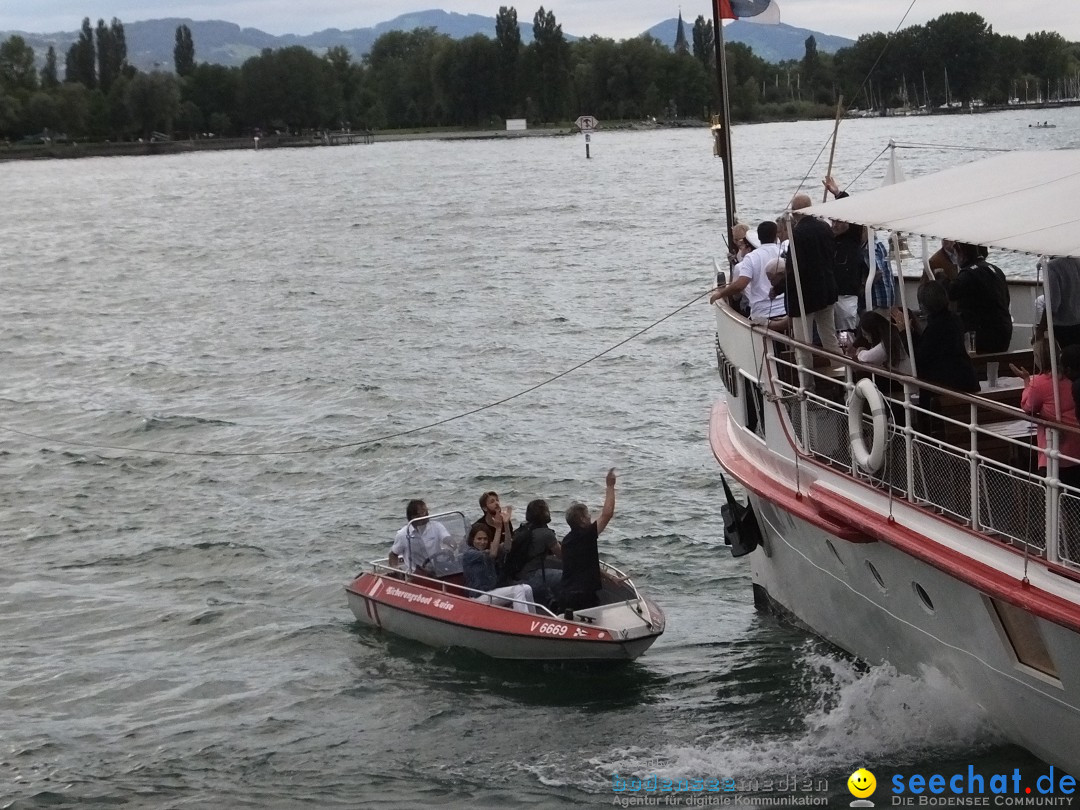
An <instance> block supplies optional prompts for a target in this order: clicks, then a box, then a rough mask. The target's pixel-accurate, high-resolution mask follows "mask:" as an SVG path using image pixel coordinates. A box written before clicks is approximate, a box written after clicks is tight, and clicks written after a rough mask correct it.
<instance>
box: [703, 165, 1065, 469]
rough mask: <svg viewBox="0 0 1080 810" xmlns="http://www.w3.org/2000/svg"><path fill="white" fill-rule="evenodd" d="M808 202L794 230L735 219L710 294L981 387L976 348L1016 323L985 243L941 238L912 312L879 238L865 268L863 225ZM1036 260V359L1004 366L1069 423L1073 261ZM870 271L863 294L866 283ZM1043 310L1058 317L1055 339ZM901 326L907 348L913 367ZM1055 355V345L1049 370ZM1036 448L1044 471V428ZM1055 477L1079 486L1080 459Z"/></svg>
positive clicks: (1028, 397)
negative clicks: (725, 271)
mask: <svg viewBox="0 0 1080 810" xmlns="http://www.w3.org/2000/svg"><path fill="white" fill-rule="evenodd" d="M824 184H825V188H826V189H827V190H828V192H829V193H831V194H833V196H835V197H837V198H842V197H846V196H847V193H846V192H844V191H841V190H840V189H839V187H838V186H837V184H836V182H835V180H834V179H833V178H832V177H826V178H825V180H824ZM811 204H812V202H811V200H810V197H809V195H806V194H797V195H796V196H795V197H794V198H793V199H792V201H791V221H792V223H793V227H792V229H791V234H790V238H789V235H788V234H787V233H785V223H786V220H780V221H777V222H773V221H770V220H766V221H764V222H762V223H760V224H759V225H758V226H757V228H756V229H755V230H754V231H751V229H750V228H749V227H748V226H747V225H745V224H741V223H740V224H738V225H736V226H735V227H734V229H733V233H732V235H733V237H734V240H735V242H734V245H733V246H732V251H731V252H730V253H729V256H728V260H729V263H730V265H731V279H730V281H729V282H728V283H722V284H720V285H719V286H718V287H717V288H716V289H715V290H713V292H712V294H711V295H710V296H709V302H710V304H713V303H717V302H721V301H726V302H727V303H728V304H729V305H730V306H731V307H733V308H734V309H736V310H738V311H739V312H741V313H742V314H743V315H744V316H745V317H747V318H749V319H750V320H751V321H752V322H754V323H757V324H761V325H764V326H767V328H769V329H771V330H775V331H779V332H784V333H789V334H793V336H794V337H796V338H798V339H800V340H802V341H804V342H808V343H809V342H812V343H814V344H815V345H817V346H820V347H821V348H822V349H824V350H826V351H829V352H832V353H834V354H843V355H847V356H849V357H851V358H853V359H855V360H857V361H858V362H860V363H863V364H866V365H869V366H876V367H879V368H884V369H887V370H889V371H892V372H895V373H898V374H908V375H910V374H911V373H912V372H913V371H914V373H915V375H916V377H917V378H918V379H919V380H922V381H925V382H927V383H931V384H933V385H936V386H939V387H941V388H945V389H950V390H954V391H961V392H965V393H975V392H978V391H979V390H980V383H979V379H978V375H977V373H976V369H975V365H974V363H973V361H972V357H971V353H972V351H974V353H976V354H992V353H999V352H1007V351H1008V350H1009V347H1010V344H1011V342H1012V331H1013V321H1012V314H1011V312H1010V298H1009V286H1008V282H1007V280H1006V278H1005V275H1004V273H1002V271H1001V270H1000V268H998V267H997V266H995V265H994V264H992V263H991V262H990V261H989V260H988V255H989V254H988V251H987V249H986V248H985V247H982V246H978V245H972V244H966V243H963V242H954V241H950V240H945V241H943V242H942V245H941V249H940V250H938V251H937V252H936V253H935V254H934V255H933V256H931V257H930V259H929V266H930V270H931V273H932V276H931V275H930V274H927V275H926V276H925V277H924V279H923V281H922V283H921V284H920V285H919V289H918V295H917V298H918V305H919V312H918V313H917V315H912V314H911V313H905V312H904V310H902V309H901V308H899V306H898V303H899V302H898V300H897V290H898V283H897V279H896V277H895V275H894V273H893V270H892V268H891V266H890V262H889V255H888V248H887V247H886V246H885V244H884V243H883V242H880V241H877V240H875V244H874V267H873V269H871V267H870V264H869V261H868V257H869V255H870V254H869V250H868V246H867V237H866V230H865V229H864V228H861V227H852V226H850V225H849V224H848V223H846V222H839V221H834V222H832V223H829V222H826V221H825V220H822V219H819V218H817V217H813V216H810V215H807V214H804V213H802V212H803V211H804V209H806V208H809V207H810V206H811ZM796 264H797V265H798V272H796V270H795V265H796ZM1042 270H1043V271H1044V272H1045V273H1046V282H1047V283H1046V287H1047V300H1045V301H1043V300H1042V298H1040V304H1039V305H1040V307H1041V309H1042V312H1041V314H1039V316H1038V318H1037V320H1038V324H1037V326H1036V328H1035V330H1034V333H1033V338H1032V347H1033V358H1034V369H1033V370H1031V371H1029V370H1028V369H1026V368H1021V367H1018V366H1016V365H1011V366H1010V370H1011V371H1012V373H1013V374H1014V375H1016V376H1018V377H1020V378H1022V380H1023V383H1024V389H1023V394H1022V398H1021V408H1022V409H1023V410H1024V411H1026V412H1028V413H1031V414H1033V415H1035V416H1038V417H1040V418H1043V419H1047V420H1050V421H1054V420H1057V421H1061V422H1064V423H1066V424H1072V425H1075V424H1077V416H1076V404H1075V403H1076V402H1078V401H1080V261H1078V260H1077V259H1074V258H1071V257H1055V258H1051V259H1050V260H1049V261H1047V262H1046V263H1045V265H1044V266H1043V267H1042ZM871 274H873V277H872V279H871V287H870V300H869V301H867V300H866V295H865V290H866V282H867V279H868V278H870V276H871ZM1047 310H1049V313H1050V320H1051V322H1052V324H1053V338H1054V339H1053V343H1052V344H1051V341H1050V334H1049V330H1048V328H1047V314H1046V312H1047ZM907 333H910V336H911V346H912V347H913V349H914V361H915V362H914V368H913V367H912V362H911V359H912V358H910V357H909V356H908V345H909V344H908V340H907ZM972 338H973V345H971V343H972ZM1051 353H1056V360H1057V364H1056V365H1057V369H1058V374H1057V376H1056V377H1055V376H1054V375H1053V372H1052V364H1051V362H1050V356H1051ZM800 363H802V364H804V365H810V364H812V363H813V357H812V356H811V355H810V354H809V353H808V352H806V353H800ZM885 387H889V385H888V381H886V382H885ZM1055 389H1057V397H1056V398H1055V396H1054V390H1055ZM919 399H920V401H919V405H920V407H921V408H924V409H926V410H928V411H931V412H933V411H936V410H937V409H938V406H939V403H938V402H937V398H936V397H935V396H933V395H932V394H931V393H930V392H929V391H923V392H922V393H921V394H920V398H919ZM1059 407H1060V413H1059V411H1058V408H1059ZM1061 435H1062V440H1061V446H1060V447H1059V450H1060V451H1061V453H1062V454H1063V455H1065V456H1069V457H1072V458H1080V436H1078V435H1077V434H1076V433H1072V432H1062V434H1061ZM1038 446H1039V465H1040V470H1041V471H1042V472H1043V473H1044V474H1045V466H1046V456H1045V453H1044V452H1043V451H1044V450H1045V447H1046V437H1045V431H1044V429H1043V428H1042V427H1040V428H1039V430H1038ZM1060 478H1061V480H1062V481H1063V482H1064V483H1067V484H1070V485H1072V486H1080V465H1074V464H1073V463H1071V462H1069V461H1067V460H1066V459H1062V460H1061V473H1060Z"/></svg>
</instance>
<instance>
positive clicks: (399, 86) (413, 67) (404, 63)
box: [365, 28, 448, 128]
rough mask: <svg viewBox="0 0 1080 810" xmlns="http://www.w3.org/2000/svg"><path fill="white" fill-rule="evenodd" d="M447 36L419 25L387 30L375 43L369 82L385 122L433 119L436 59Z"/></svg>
mask: <svg viewBox="0 0 1080 810" xmlns="http://www.w3.org/2000/svg"><path fill="white" fill-rule="evenodd" d="M447 39H448V38H447V37H446V36H444V35H442V34H437V33H435V29H434V28H416V29H414V30H412V31H409V32H405V31H390V32H387V33H385V34H383V35H382V36H381V37H379V38H378V39H377V40H375V42H374V43H373V44H372V46H371V51H370V52H369V53H368V55H367V60H366V64H367V76H366V80H365V85H366V87H367V88H368V89H369V91H370V92H371V93H373V95H374V99H375V101H374V102H373V105H374V107H377V112H378V115H379V119H380V120H381V121H383V122H384V124H383V125H384V126H386V127H391V128H393V127H411V126H421V125H423V124H425V123H430V121H431V120H432V119H431V115H430V113H431V111H432V110H433V108H434V104H435V90H434V85H433V81H432V80H433V76H432V71H433V67H432V63H433V61H434V58H435V53H436V51H437V50H438V49H439V47H441V44H442V43H443V42H445V41H446V40H447ZM369 109H373V107H372V106H369Z"/></svg>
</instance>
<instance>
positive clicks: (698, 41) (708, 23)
mask: <svg viewBox="0 0 1080 810" xmlns="http://www.w3.org/2000/svg"><path fill="white" fill-rule="evenodd" d="M691 40H692V42H693V52H694V56H695V57H697V59H698V60H699V61H700V62H701V64H702V65H704V66H705V69H706V70H716V56H715V54H716V39H715V37H714V35H713V25H712V20H706V19H705V17H703V16H702V15H700V14H699V15H698V18H697V19H696V20H694V30H693V31H692V32H691Z"/></svg>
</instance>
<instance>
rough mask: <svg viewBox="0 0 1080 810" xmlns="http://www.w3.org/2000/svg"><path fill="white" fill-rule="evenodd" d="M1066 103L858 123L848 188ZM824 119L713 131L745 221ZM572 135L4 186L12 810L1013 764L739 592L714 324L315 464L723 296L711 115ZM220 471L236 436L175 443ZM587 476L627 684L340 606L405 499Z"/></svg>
mask: <svg viewBox="0 0 1080 810" xmlns="http://www.w3.org/2000/svg"><path fill="white" fill-rule="evenodd" d="M1036 115H1037V116H1038V117H1039V118H1040V119H1046V118H1051V117H1052V118H1053V119H1054V122H1055V123H1057V124H1058V128H1057V129H1054V130H1032V129H1029V128H1028V127H1027V124H1028V123H1032V122H1033V121H1034V120H1036V119H1035V116H1036ZM1029 119H1030V120H1029ZM1077 123H1080V115H1078V114H1077V113H1076V112H1074V111H1060V112H1053V113H1050V112H1038V113H1034V112H1033V113H1029V114H1027V115H1025V114H1023V113H1016V114H1013V113H1003V114H998V115H988V116H964V117H960V116H957V117H951V118H946V119H938V118H935V119H932V120H929V119H892V120H873V121H852V122H848V123H846V124H845V125H844V127H843V128H842V129H841V135H840V144H839V149H838V163H837V167H836V170H835V173H836V174H837V175H838V177H840V178H841V179H842V180H845V181H846V180H850V179H851V178H853V177H855V176H856V175H857V174H858V173H859V171H861V170H862V169H863V168H864V167H865V166H866V165H867V164H868V163H869V162H870V161H871V160H872V159H873V158H874V157H875V156H876V155H877V154H878V153H879V152H881V150H882V149H883V148H884V147H885V145H886V144H887V141H888V139H889V138H890V137H894V138H896V139H897V140H900V141H919V142H934V143H948V144H965V145H973V144H974V145H983V146H988V147H1020V146H1029V147H1036V148H1043V147H1054V146H1062V145H1073V146H1075V145H1076V139H1075V137H1074V132H1075V131H1076V125H1077ZM830 131H831V124H829V123H827V122H821V123H803V124H774V125H764V126H751V127H740V128H738V129H737V130H736V133H735V134H736V137H735V150H736V154H737V157H738V160H739V163H740V174H739V178H740V179H739V200H740V204H741V206H742V208H743V215H744V218H745V219H747V220H748V221H757V220H758V219H759V218H761V217H762V216H766V215H775V214H776V213H778V212H779V211H780V210H781V209H782V207H783V205H784V203H785V202H786V200H787V199H789V198H790V196H791V194H792V193H793V192H794V191H795V189H796V187H797V186H798V184H799V182H800V180H801V179H802V178H803V176H804V175H805V174H806V173H807V172H811V180H810V183H811V184H812V186H813V189H814V192H813V193H817V188H818V185H817V184H818V183H819V181H820V177H821V175H822V174H823V167H822V166H819V167H817V168H814V169H813V170H811V163H812V161H813V160H814V158H815V157H816V156H817V155H818V153H819V150H820V149H821V148H822V146H823V145H824V143H825V139H826V137H827V135H828V133H829V132H830ZM583 153H584V144H583V143H582V141H581V140H580V138H576V139H575V138H551V139H528V140H517V141H508V142H472V143H433V142H411V143H378V144H375V145H373V146H355V147H340V148H334V149H313V150H299V151H293V150H278V151H266V152H258V153H256V152H249V153H218V154H199V155H187V156H176V157H161V158H109V159H88V160H82V161H78V162H40V163H18V164H2V165H0V180H2V188H3V202H2V203H0V206H2V215H0V270H2V282H3V287H4V294H3V296H2V298H0V360H2V369H3V387H2V392H3V393H2V399H0V427H3V428H4V429H5V431H6V432H4V433H3V439H2V444H0V503H2V507H3V508H2V511H0V552H2V555H3V558H4V564H3V565H2V566H0V616H2V621H0V644H2V647H3V650H4V655H3V657H2V658H0V683H2V692H0V804H2V805H3V806H13V807H20V808H22V807H57V806H66V805H76V804H78V805H80V806H95V805H109V806H114V805H120V804H127V805H129V806H138V807H195V806H198V807H207V806H248V807H291V806H297V805H299V804H302V803H308V804H310V805H312V806H345V807H358V806H376V805H378V806H402V807H405V806H422V805H435V804H440V805H445V804H449V805H454V806H462V807H464V806H482V807H504V806H515V805H533V806H572V805H596V806H599V805H609V804H610V803H611V801H612V792H611V778H612V774H613V773H615V772H619V773H621V774H639V775H645V774H648V773H650V772H652V773H657V774H659V775H660V776H667V777H671V778H691V779H692V778H735V779H753V778H758V779H764V778H769V777H775V776H780V775H784V774H799V775H808V776H812V777H814V778H815V779H824V780H827V781H828V783H829V788H828V793H829V795H830V796H832V798H833V799H834V800H835V801H836V802H844V803H846V802H847V801H848V800H850V797H849V796H846V791H845V790H844V782H845V780H846V778H847V775H848V774H850V773H851V771H852V770H853V769H854V768H855V767H858V766H860V765H865V766H867V767H870V768H875V767H876V768H887V767H896V766H907V767H910V768H915V769H918V768H920V767H924V768H926V769H930V768H931V764H933V765H934V766H939V765H940V764H941V763H942V762H944V763H945V764H946V765H947V764H949V763H955V764H957V765H958V767H959V765H961V764H962V765H963V766H964V767H966V765H967V763H969V762H974V763H975V764H976V765H977V766H980V767H984V768H990V767H993V766H995V765H996V764H998V763H1001V765H1002V767H1004V766H1005V765H1006V764H1007V765H1009V766H1010V767H1011V766H1012V765H1014V764H1027V765H1031V764H1032V761H1031V760H1030V758H1027V757H1026V755H1024V754H1023V753H1021V752H1019V751H1017V750H1016V749H1013V748H1009V747H1003V746H1000V745H999V744H998V743H997V742H996V741H995V738H994V736H993V733H992V732H991V731H989V730H988V726H987V724H986V723H985V722H984V718H981V717H980V715H979V713H978V710H977V708H975V707H972V706H970V705H969V704H968V703H967V702H966V701H965V700H964V698H963V697H962V696H957V695H954V694H952V693H951V692H950V690H949V689H948V688H946V687H945V686H944V685H942V684H941V683H940V681H939V680H938V679H936V678H935V677H934V676H933V674H932V673H930V674H929V675H928V677H927V678H926V679H925V680H922V681H915V680H912V679H910V678H907V677H901V676H897V675H895V674H893V673H890V672H889V671H888V670H871V671H869V672H865V671H862V670H860V669H859V668H857V667H855V666H853V665H852V664H851V663H850V662H848V661H845V660H841V659H837V658H836V657H835V656H833V655H832V654H831V653H830V651H829V650H827V649H826V648H824V647H823V646H822V645H820V644H818V643H815V642H812V641H808V640H807V638H806V637H805V636H804V635H803V634H801V633H799V632H798V631H795V630H793V629H790V628H785V627H783V626H781V625H778V624H777V623H776V622H775V621H774V620H773V619H771V618H769V617H765V616H761V615H758V614H756V613H755V612H754V610H753V607H752V604H751V599H750V585H749V578H748V573H747V572H748V568H747V565H746V563H745V562H743V561H738V560H732V559H731V558H730V556H729V555H728V553H727V551H726V549H725V548H724V547H723V545H722V541H721V523H720V519H719V514H718V509H719V503H720V501H721V499H722V490H721V489H720V479H719V474H718V469H717V466H716V464H715V462H714V461H713V459H712V458H711V455H710V453H709V449H708V446H707V442H706V437H705V433H706V420H707V414H708V410H709V407H710V405H711V403H712V401H713V400H714V398H715V397H716V396H717V394H718V392H719V390H720V383H719V381H718V379H717V376H716V373H715V370H714V365H715V360H714V355H713V347H712V322H711V316H710V314H709V310H708V307H707V306H706V305H705V304H704V303H700V302H699V303H697V304H695V305H693V306H691V307H689V308H688V309H686V310H685V311H683V312H681V313H679V314H678V315H675V316H674V317H672V318H670V319H669V320H666V321H664V322H663V323H661V324H660V325H659V326H657V327H656V328H655V329H652V330H650V331H648V332H646V333H645V334H644V335H642V336H640V337H638V338H637V339H635V340H632V341H630V342H628V343H626V344H625V345H622V346H619V347H618V348H616V349H615V350H613V351H611V352H610V353H608V354H606V355H604V356H603V357H601V358H600V359H598V360H595V361H594V362H592V363H590V364H588V365H586V366H584V367H583V368H581V369H580V370H578V371H575V372H573V373H572V374H569V375H567V376H565V377H562V378H561V379H559V380H557V381H555V382H553V383H551V384H549V385H547V386H544V387H542V388H540V389H539V390H537V391H535V392H533V393H530V394H528V395H527V396H523V397H521V398H519V399H515V400H513V401H511V402H509V403H507V404H505V405H502V406H499V407H496V408H493V409H490V410H485V411H482V412H480V413H477V414H475V415H472V416H469V417H467V418H463V419H460V420H457V421H452V422H449V423H446V424H442V425H440V426H439V427H436V428H433V429H430V430H425V431H422V432H417V433H412V434H410V435H406V436H401V437H399V438H393V439H386V440H382V441H377V442H374V443H367V444H355V446H352V447H349V448H346V449H338V450H329V451H323V452H318V451H319V449H320V448H325V447H329V446H334V445H341V444H350V443H359V442H364V441H366V440H368V439H371V438H375V437H379V436H384V435H387V434H393V433H398V432H400V431H404V430H407V429H410V428H414V427H418V426H422V425H426V424H429V423H432V422H437V421H439V420H442V419H445V418H447V417H450V416H453V415H455V414H459V413H462V412H465V411H468V410H470V409H472V408H475V407H477V406H479V405H483V404H486V403H491V402H495V401H497V400H500V399H502V398H504V397H507V396H509V395H511V394H514V393H516V392H518V391H521V390H523V389H526V388H528V387H530V386H533V385H536V384H537V383H539V382H541V381H543V380H545V379H548V378H550V377H552V376H553V375H556V374H558V373H560V372H563V371H565V370H567V369H569V368H571V367H572V366H575V365H576V364H578V363H580V362H582V361H584V360H586V359H588V358H590V357H592V356H594V355H596V354H598V353H600V352H602V351H603V350H605V349H608V348H609V347H611V346H613V345H615V344H617V343H619V342H620V341H623V340H625V339H626V338H628V337H630V336H631V335H632V334H634V333H635V332H637V331H638V330H640V329H642V328H644V327H645V326H648V325H649V324H651V323H653V322H655V321H657V320H659V319H661V318H662V317H663V316H665V315H667V314H669V313H671V312H673V311H674V310H676V309H677V308H678V307H680V306H681V305H683V304H685V303H687V302H689V301H691V300H693V299H694V298H696V297H697V296H699V295H700V294H701V293H703V292H704V291H705V290H706V288H707V285H708V279H709V277H710V276H711V272H712V271H711V265H710V260H711V257H712V256H713V255H714V254H716V255H722V253H723V250H724V248H723V245H722V242H721V241H720V237H719V232H720V228H719V222H720V221H721V219H722V212H721V211H720V204H721V201H722V194H721V192H720V190H719V186H718V183H719V178H720V174H721V171H720V165H719V162H718V161H717V160H716V159H715V158H713V157H712V156H711V147H710V140H709V135H708V132H707V131H706V130H692V131H678V132H655V133H604V132H600V133H598V134H597V135H596V136H595V137H594V144H593V155H594V158H593V159H592V160H589V161H586V160H585V159H584V154H583ZM902 157H903V159H904V160H905V162H906V164H907V167H908V169H909V171H910V172H911V173H918V172H920V171H925V170H927V169H930V168H937V167H940V166H944V165H948V164H950V163H952V162H956V161H958V160H967V159H972V158H974V157H976V155H975V154H974V153H969V152H950V151H940V150H924V149H920V150H912V151H906V152H905V153H904V154H903V155H902ZM883 174H884V164H883V163H881V162H879V163H877V164H876V165H874V166H873V167H872V168H871V169H870V170H869V171H868V172H867V173H866V174H864V175H862V177H860V179H859V180H858V181H857V182H856V184H855V186H853V189H852V190H853V191H857V190H858V189H859V188H868V187H870V186H872V185H876V184H877V183H878V182H879V181H880V178H881V177H882V176H883ZM12 431H21V433H18V432H12ZM25 434H33V436H28V435H25ZM40 437H45V438H40ZM60 439H65V440H69V442H70V443H67V444H65V443H63V442H61V441H59V440H60ZM80 442H84V443H86V444H85V445H80V444H79V443H80ZM118 448H145V449H146V450H147V451H149V450H156V451H161V452H160V453H151V452H141V451H139V450H133V449H118ZM206 451H226V452H230V453H238V454H243V453H249V454H251V455H235V456H229V457H224V458H222V457H210V456H199V455H183V454H184V453H186V454H193V453H199V452H206ZM170 453H171V454H170ZM612 464H614V465H615V466H617V467H618V469H619V472H620V479H619V490H618V509H617V515H616V518H615V520H614V521H613V522H612V524H611V527H610V528H609V529H608V531H607V532H606V533H605V534H604V536H603V538H602V546H603V548H604V550H605V551H607V552H609V553H610V556H611V558H612V559H614V560H615V561H616V562H617V563H618V564H620V565H621V566H623V567H626V568H628V569H629V570H631V571H634V572H636V573H639V574H640V580H639V581H640V583H641V584H642V585H643V587H644V588H645V589H646V590H647V591H648V592H649V593H650V595H652V596H653V597H654V598H655V599H656V601H657V602H659V603H660V604H661V605H662V606H663V607H664V608H665V610H666V611H667V614H668V621H669V623H668V628H669V629H668V632H667V634H666V635H665V636H664V637H663V638H662V639H661V640H660V641H659V642H658V643H657V644H656V645H655V647H654V648H653V649H652V650H651V651H650V652H649V653H648V654H647V655H646V656H645V657H644V658H642V659H641V660H640V661H639V662H637V663H634V664H632V665H628V666H626V667H623V668H621V669H615V670H611V669H592V668H584V669H583V668H580V667H557V666H547V667H538V666H533V665H521V664H513V663H498V662H492V661H489V660H486V659H482V658H479V657H477V656H473V655H470V654H467V653H462V652H452V651H438V650H431V649H428V648H424V647H420V646H418V645H415V644H412V643H409V642H406V641H402V640H397V639H394V638H388V637H385V636H383V635H380V634H378V633H375V632H371V631H369V630H366V629H363V628H360V627H358V626H357V625H356V624H355V623H354V622H353V621H352V617H351V614H350V613H349V612H348V609H347V608H346V605H345V599H344V594H343V591H342V586H343V585H344V583H345V582H346V581H347V580H348V579H349V577H350V576H351V575H352V574H354V573H355V571H356V570H357V569H358V568H359V566H360V565H361V563H362V562H363V561H365V560H368V559H371V558H374V557H379V556H382V555H384V554H385V552H386V549H387V548H388V544H389V542H390V539H391V537H392V534H393V532H394V531H395V530H396V529H397V528H398V527H399V526H400V524H401V523H402V522H403V520H404V515H403V512H404V504H405V501H406V500H407V499H408V498H410V497H417V496H419V497H425V498H427V499H428V502H429V504H430V505H431V507H432V508H433V510H442V509H448V508H463V509H464V510H465V512H466V514H467V515H469V516H472V514H473V513H474V512H476V511H477V507H476V498H477V497H478V495H479V494H480V493H481V492H482V491H484V490H487V489H496V490H498V491H499V492H501V493H502V494H503V500H504V502H509V503H512V504H514V505H515V506H517V507H518V508H519V510H521V511H523V509H524V504H525V503H526V501H528V500H529V499H531V498H534V497H540V496H543V497H547V498H549V499H550V500H551V502H552V505H553V511H555V512H556V513H558V512H559V510H561V509H562V508H564V507H565V506H566V505H567V503H568V502H569V501H570V500H571V499H572V498H584V499H586V500H588V501H590V502H592V503H593V504H596V505H598V504H599V501H600V500H601V498H602V493H603V488H602V487H603V485H602V481H603V475H604V472H605V470H606V469H607V467H608V466H609V465H612ZM845 797H846V798H845Z"/></svg>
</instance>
